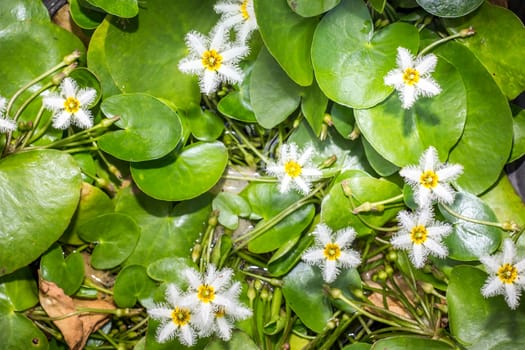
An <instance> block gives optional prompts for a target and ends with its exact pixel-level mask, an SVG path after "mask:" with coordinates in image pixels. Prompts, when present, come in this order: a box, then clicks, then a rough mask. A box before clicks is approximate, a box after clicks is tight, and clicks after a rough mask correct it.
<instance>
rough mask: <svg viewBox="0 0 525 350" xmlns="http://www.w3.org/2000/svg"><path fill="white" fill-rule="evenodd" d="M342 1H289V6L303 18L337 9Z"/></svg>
mask: <svg viewBox="0 0 525 350" xmlns="http://www.w3.org/2000/svg"><path fill="white" fill-rule="evenodd" d="M339 2H341V0H325V1H310V0H288V6H290V8H291V9H292V11H293V12H295V13H297V14H298V15H300V16H303V17H313V16H318V15H320V14H323V13H325V12H327V11H329V10H331V9H332V8H334V7H336V6H337V5H338V4H339Z"/></svg>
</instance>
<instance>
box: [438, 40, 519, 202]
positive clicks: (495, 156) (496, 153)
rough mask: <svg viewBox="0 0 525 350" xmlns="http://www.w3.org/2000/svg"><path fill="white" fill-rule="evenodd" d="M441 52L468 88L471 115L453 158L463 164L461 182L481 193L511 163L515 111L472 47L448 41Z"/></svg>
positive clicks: (468, 105)
mask: <svg viewBox="0 0 525 350" xmlns="http://www.w3.org/2000/svg"><path fill="white" fill-rule="evenodd" d="M437 52H438V54H439V55H442V57H445V58H446V59H447V60H449V61H450V62H451V63H452V64H453V65H454V66H456V67H457V69H458V72H459V73H460V74H461V78H462V80H463V83H464V84H465V88H466V91H467V106H466V107H467V111H468V117H467V119H466V122H465V127H464V129H463V135H462V136H461V138H460V139H459V141H458V143H457V144H456V145H455V146H454V148H453V149H452V151H451V153H450V157H449V162H451V163H458V164H461V165H463V168H464V172H463V174H462V175H461V176H460V177H459V178H458V180H457V183H458V185H459V186H460V187H461V188H462V189H463V190H465V191H467V192H471V193H474V194H479V193H482V192H484V191H485V190H487V189H488V188H489V187H490V186H492V185H493V184H494V183H495V182H496V181H497V180H498V178H499V176H500V174H501V172H502V171H503V167H504V166H505V164H506V163H507V159H508V157H509V154H510V152H511V148H512V132H513V131H512V113H511V111H510V108H509V104H508V101H507V99H506V98H505V96H504V95H503V94H502V93H501V92H500V90H499V89H498V86H497V85H496V84H495V83H494V80H492V79H491V77H490V74H489V73H488V72H487V71H486V70H485V69H484V67H483V66H482V65H481V64H480V63H479V61H478V60H477V59H476V58H475V57H474V55H472V54H471V53H470V52H469V50H468V49H466V48H465V47H463V46H461V45H459V44H455V43H448V44H447V45H444V46H442V47H440V49H439V50H438V51H437ZM448 118H450V115H449V116H448ZM446 130H447V131H448V130H449V129H446ZM494 130H498V132H497V133H495V132H494Z"/></svg>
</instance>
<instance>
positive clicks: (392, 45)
mask: <svg viewBox="0 0 525 350" xmlns="http://www.w3.org/2000/svg"><path fill="white" fill-rule="evenodd" d="M342 33H344V34H345V35H341V34H342ZM418 44H419V35H418V32H417V29H416V28H415V27H414V26H412V25H409V24H406V23H394V24H391V25H389V26H387V27H385V28H384V29H382V30H380V31H378V32H377V33H374V28H373V24H372V18H371V17H370V13H369V11H368V8H367V7H366V4H365V3H364V2H363V1H361V0H343V1H342V2H341V4H340V5H339V6H337V7H336V8H335V9H333V10H332V11H330V12H329V13H328V14H326V15H325V16H324V17H323V19H322V20H321V22H320V23H319V25H318V26H317V29H316V31H315V35H314V38H313V43H312V63H313V67H314V71H315V76H316V78H317V81H318V83H319V86H320V88H321V90H322V91H323V92H324V93H325V94H326V96H328V97H329V98H330V99H332V100H334V101H335V102H337V103H339V104H342V105H345V106H350V107H353V108H368V107H371V106H374V105H376V104H377V103H379V102H381V101H383V100H384V99H385V98H386V97H387V96H388V95H389V94H390V93H391V92H392V88H390V87H388V86H386V85H385V84H384V81H383V78H384V76H385V75H386V74H387V73H388V72H389V71H390V70H391V69H393V68H394V67H395V60H396V54H397V48H398V47H400V46H401V47H405V48H407V49H409V50H411V51H412V52H415V51H416V50H417V47H418Z"/></svg>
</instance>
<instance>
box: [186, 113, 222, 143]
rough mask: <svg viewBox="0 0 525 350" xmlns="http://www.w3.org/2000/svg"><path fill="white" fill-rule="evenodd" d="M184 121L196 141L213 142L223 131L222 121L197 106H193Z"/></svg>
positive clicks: (215, 115)
mask: <svg viewBox="0 0 525 350" xmlns="http://www.w3.org/2000/svg"><path fill="white" fill-rule="evenodd" d="M186 120H187V122H188V125H189V127H190V129H191V134H192V135H193V136H195V138H196V139H197V140H201V141H215V140H216V139H217V138H219V136H221V134H222V131H223V130H224V122H223V120H222V119H221V118H220V117H219V116H218V115H217V114H215V113H214V112H212V111H210V110H203V109H202V108H201V107H200V106H198V105H193V106H191V108H190V109H189V110H188V113H187V114H186Z"/></svg>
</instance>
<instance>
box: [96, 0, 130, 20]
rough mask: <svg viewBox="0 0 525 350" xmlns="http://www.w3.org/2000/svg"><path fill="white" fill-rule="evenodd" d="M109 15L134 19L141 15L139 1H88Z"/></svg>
mask: <svg viewBox="0 0 525 350" xmlns="http://www.w3.org/2000/svg"><path fill="white" fill-rule="evenodd" d="M86 1H87V2H88V3H90V4H91V5H93V6H95V7H98V8H101V9H103V10H104V11H106V12H107V13H110V14H112V15H115V16H117V17H122V18H130V17H134V16H136V15H137V14H138V13H139V5H138V0H119V1H115V0H86Z"/></svg>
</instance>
